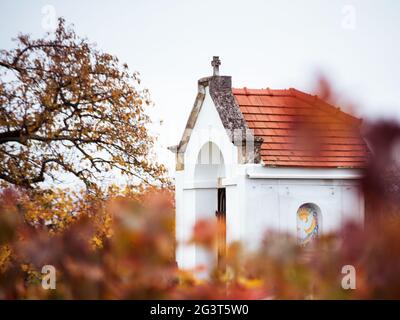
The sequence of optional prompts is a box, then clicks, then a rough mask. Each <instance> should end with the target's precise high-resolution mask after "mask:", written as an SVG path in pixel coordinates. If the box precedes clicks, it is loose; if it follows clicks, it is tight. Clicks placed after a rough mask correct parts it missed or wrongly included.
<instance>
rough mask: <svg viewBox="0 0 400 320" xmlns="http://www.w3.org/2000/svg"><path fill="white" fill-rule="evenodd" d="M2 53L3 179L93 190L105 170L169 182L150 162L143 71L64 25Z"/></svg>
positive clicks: (0, 145)
mask: <svg viewBox="0 0 400 320" xmlns="http://www.w3.org/2000/svg"><path fill="white" fill-rule="evenodd" d="M16 42H17V47H16V48H15V49H13V50H8V51H7V50H2V51H1V52H0V180H1V181H2V182H3V184H12V185H16V186H20V187H23V188H28V189H31V188H35V187H37V186H38V184H40V183H41V182H44V181H47V179H49V180H54V181H57V179H58V178H59V177H60V173H67V174H72V175H73V176H74V177H75V178H77V179H79V180H80V181H82V182H83V183H84V184H85V186H86V188H87V189H89V190H95V189H97V188H98V186H99V184H100V182H101V181H102V179H103V178H104V175H105V173H106V172H108V171H111V170H116V171H119V172H120V173H122V174H125V175H127V176H128V177H131V178H133V177H136V178H135V179H138V181H144V182H145V183H149V184H152V183H153V182H156V181H161V182H164V179H163V178H162V177H163V176H164V173H165V169H164V167H163V166H161V165H158V164H157V163H155V162H154V161H151V160H149V159H150V157H149V153H150V151H151V147H152V146H153V143H154V140H153V138H152V137H151V136H149V134H148V131H147V128H146V125H147V124H148V122H149V118H148V116H147V115H146V114H145V113H144V107H145V106H147V105H149V104H150V101H149V95H148V92H147V90H144V89H140V80H139V78H138V74H137V73H130V72H129V69H128V66H127V65H126V64H120V63H119V61H118V59H117V58H116V57H115V56H113V55H110V54H107V53H103V52H101V51H100V50H99V49H98V48H96V46H95V45H94V44H91V43H89V42H88V40H87V39H85V38H80V37H78V36H77V35H76V33H75V32H74V30H73V29H72V28H71V27H68V26H66V25H65V21H64V20H63V19H60V20H59V23H58V27H57V29H56V31H55V32H54V33H53V34H48V35H47V36H46V37H44V38H43V39H37V40H33V39H31V37H30V36H27V35H20V36H18V38H17V39H16Z"/></svg>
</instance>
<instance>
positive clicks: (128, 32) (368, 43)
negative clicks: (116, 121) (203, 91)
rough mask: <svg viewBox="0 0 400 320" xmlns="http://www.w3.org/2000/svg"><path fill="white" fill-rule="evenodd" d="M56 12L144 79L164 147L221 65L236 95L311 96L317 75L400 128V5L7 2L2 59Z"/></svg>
mask: <svg viewBox="0 0 400 320" xmlns="http://www.w3.org/2000/svg"><path fill="white" fill-rule="evenodd" d="M48 5H50V6H52V7H50V8H54V9H55V12H56V15H57V16H63V17H65V18H66V20H67V22H68V23H73V24H74V25H75V30H76V32H77V33H78V34H79V35H82V36H87V37H88V38H89V40H90V41H93V42H96V43H97V45H98V47H99V48H101V49H102V50H103V51H106V52H109V53H112V54H115V55H117V56H118V57H119V59H120V60H121V61H122V62H127V63H128V65H129V66H130V68H131V70H132V71H133V70H137V71H139V72H140V73H141V77H142V80H143V84H144V85H145V86H146V87H147V88H148V89H149V90H150V92H151V94H152V98H153V101H154V102H155V109H154V110H152V112H151V115H152V117H153V119H154V120H155V121H157V122H158V121H159V120H163V124H162V126H161V127H160V128H159V129H158V130H159V132H160V144H161V148H160V150H159V155H160V161H161V162H164V163H166V164H167V165H168V166H170V167H173V156H172V154H170V153H169V151H167V150H165V148H164V147H166V146H168V145H172V144H176V143H177V142H178V141H179V138H180V136H181V134H182V132H183V129H184V126H185V124H186V119H187V117H188V115H189V112H190V110H191V107H192V104H193V102H194V99H195V96H196V90H197V80H198V79H199V78H200V77H203V76H208V75H210V74H211V72H212V70H211V66H210V61H211V57H212V56H213V55H219V56H220V58H221V60H222V65H221V68H220V69H221V74H224V75H231V76H232V78H233V85H234V86H235V87H243V86H247V87H249V88H259V87H263V88H265V87H270V88H274V89H280V88H289V87H295V88H297V89H299V90H302V91H306V92H307V91H308V92H311V91H312V90H313V89H314V88H315V86H316V75H317V74H318V72H322V73H323V74H325V75H326V76H327V77H328V78H329V79H330V80H331V81H332V83H333V85H334V88H335V89H336V92H337V93H338V94H339V96H340V99H339V101H338V103H341V102H342V103H344V102H349V101H352V102H355V103H357V104H358V105H359V106H362V108H361V109H360V110H358V113H359V114H360V115H361V116H363V117H372V118H375V117H378V116H383V117H387V118H391V117H393V118H397V119H400V88H399V85H400V62H399V58H400V41H399V40H400V1H397V0H392V1H389V0H387V1H377V0H371V1H367V0H362V1H361V0H360V1H354V0H353V1H351V0H348V1H332V0H330V1H328V0H324V1H322V0H320V1H317V0H314V1H312V0H303V1H289V0H285V1H284V0H279V1H267V0H264V1H251V0H247V1H245V0H241V1H233V0H230V1H215V0H201V1H199V0H197V1H188V0H185V1H175V0H172V1H99V0H97V1H94V0H92V1H83V0H79V1H75V0H73V1H71V0H70V1H52V0H46V1H17V0H0V49H7V48H10V47H12V43H11V38H12V37H15V36H16V35H17V34H18V33H19V32H23V33H31V34H32V35H33V36H35V37H38V36H42V35H43V34H44V32H45V31H46V30H45V28H44V27H45V26H46V21H48V20H46V18H47V17H48V12H49V11H48V8H49V7H48Z"/></svg>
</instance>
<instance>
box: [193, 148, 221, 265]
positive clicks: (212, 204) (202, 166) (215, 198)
mask: <svg viewBox="0 0 400 320" xmlns="http://www.w3.org/2000/svg"><path fill="white" fill-rule="evenodd" d="M224 177H225V164H224V157H223V155H222V152H221V150H220V148H219V147H218V146H217V145H216V144H215V143H213V142H211V141H209V142H207V143H205V144H204V145H203V146H202V148H201V149H200V151H199V154H198V156H197V161H196V166H195V171H194V183H195V185H196V189H195V208H196V221H198V220H200V219H216V220H217V223H218V228H217V230H218V234H217V239H218V244H217V246H218V247H217V255H216V258H217V262H218V263H220V261H221V260H222V257H223V256H225V250H226V249H225V248H226V190H225V188H224V187H222V185H221V179H222V178H224ZM196 260H197V262H198V263H201V262H205V261H206V260H208V261H210V259H209V258H207V257H206V256H205V255H203V254H202V253H201V249H198V250H196ZM206 264H207V265H209V264H208V263H206Z"/></svg>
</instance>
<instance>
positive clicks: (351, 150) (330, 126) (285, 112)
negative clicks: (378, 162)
mask: <svg viewBox="0 0 400 320" xmlns="http://www.w3.org/2000/svg"><path fill="white" fill-rule="evenodd" d="M233 94H234V96H235V98H236V101H237V103H238V105H239V107H240V110H241V112H242V113H243V116H244V118H245V120H246V122H247V124H248V126H249V128H250V129H252V130H253V131H254V135H255V136H258V137H261V138H263V143H262V145H261V158H262V160H263V162H264V164H265V165H267V166H297V167H345V168H363V167H365V166H366V163H367V158H368V148H367V146H366V143H365V141H364V140H363V138H362V137H361V135H360V132H359V127H360V123H361V121H360V120H359V119H357V118H354V117H352V116H350V115H349V114H346V113H344V112H342V111H340V109H339V108H336V107H334V106H332V105H330V104H328V103H326V102H324V101H323V100H321V99H320V98H318V97H316V96H312V95H309V94H307V93H304V92H301V91H298V90H296V89H288V90H271V89H247V88H243V89H233Z"/></svg>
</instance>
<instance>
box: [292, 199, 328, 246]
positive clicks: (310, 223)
mask: <svg viewBox="0 0 400 320" xmlns="http://www.w3.org/2000/svg"><path fill="white" fill-rule="evenodd" d="M296 218H297V241H298V243H299V244H300V245H302V246H305V245H307V244H308V243H310V242H312V241H313V240H314V239H316V238H317V237H318V235H319V234H320V233H321V223H322V215H321V209H320V208H319V207H318V206H317V205H316V204H314V203H305V204H302V205H301V206H300V207H299V209H298V210H297V214H296Z"/></svg>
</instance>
